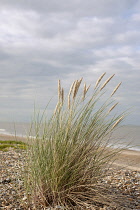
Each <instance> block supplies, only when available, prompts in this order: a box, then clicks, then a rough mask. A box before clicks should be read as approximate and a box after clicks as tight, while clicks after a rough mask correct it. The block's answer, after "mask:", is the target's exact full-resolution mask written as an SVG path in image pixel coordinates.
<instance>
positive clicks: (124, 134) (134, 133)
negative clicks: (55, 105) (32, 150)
mask: <svg viewBox="0 0 140 210" xmlns="http://www.w3.org/2000/svg"><path fill="white" fill-rule="evenodd" d="M30 127H31V123H29V122H15V123H14V122H0V135H16V136H20V137H26V136H28V135H29V130H30ZM110 138H111V142H112V145H113V146H114V147H118V146H119V147H125V146H126V149H129V150H136V151H140V125H131V124H128V125H121V126H119V127H118V128H117V129H116V130H114V131H113V133H112V134H111V136H110Z"/></svg>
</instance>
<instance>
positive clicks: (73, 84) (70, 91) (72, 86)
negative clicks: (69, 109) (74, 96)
mask: <svg viewBox="0 0 140 210" xmlns="http://www.w3.org/2000/svg"><path fill="white" fill-rule="evenodd" d="M75 82H76V81H74V82H73V83H72V85H71V87H70V90H69V94H68V96H70V95H71V93H72V90H73V88H74V86H75Z"/></svg>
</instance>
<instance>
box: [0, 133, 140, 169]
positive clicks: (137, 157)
mask: <svg viewBox="0 0 140 210" xmlns="http://www.w3.org/2000/svg"><path fill="white" fill-rule="evenodd" d="M0 140H2V141H6V140H17V141H24V142H27V138H25V137H21V136H16V137H15V136H14V135H13V136H12V135H5V134H0ZM112 167H115V168H116V167H117V168H119V169H123V168H124V169H128V170H129V169H130V170H134V171H140V151H136V150H128V149H124V150H122V151H121V152H120V154H119V155H118V157H117V160H115V161H114V163H113V164H112Z"/></svg>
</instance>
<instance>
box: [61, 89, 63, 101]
mask: <svg viewBox="0 0 140 210" xmlns="http://www.w3.org/2000/svg"><path fill="white" fill-rule="evenodd" d="M61 100H62V104H63V103H64V88H62V90H61Z"/></svg>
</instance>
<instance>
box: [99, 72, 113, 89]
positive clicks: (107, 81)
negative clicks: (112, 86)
mask: <svg viewBox="0 0 140 210" xmlns="http://www.w3.org/2000/svg"><path fill="white" fill-rule="evenodd" d="M114 76H115V74H113V75H112V76H111V77H109V78H108V79H107V80H106V81H105V83H104V84H103V85H102V87H101V89H100V90H102V89H103V88H104V87H105V86H106V85H107V83H109V81H110V80H111V79H112V78H113V77H114Z"/></svg>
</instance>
